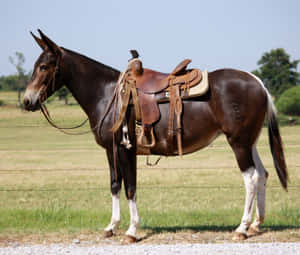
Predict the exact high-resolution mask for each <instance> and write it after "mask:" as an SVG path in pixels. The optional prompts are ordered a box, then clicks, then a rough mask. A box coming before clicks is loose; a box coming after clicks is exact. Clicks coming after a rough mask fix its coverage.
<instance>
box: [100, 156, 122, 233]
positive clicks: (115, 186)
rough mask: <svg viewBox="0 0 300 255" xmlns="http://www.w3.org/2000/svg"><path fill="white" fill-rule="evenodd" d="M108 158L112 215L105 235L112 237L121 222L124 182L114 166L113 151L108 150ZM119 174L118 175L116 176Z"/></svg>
mask: <svg viewBox="0 0 300 255" xmlns="http://www.w3.org/2000/svg"><path fill="white" fill-rule="evenodd" d="M106 154H107V158H108V163H109V167H110V188H111V197H112V216H111V220H110V223H109V225H108V226H107V227H106V228H105V229H104V236H105V237H111V236H113V235H114V233H115V230H116V229H117V227H118V226H119V225H120V222H121V212H120V191H121V183H122V175H121V172H120V170H119V168H117V169H116V171H117V172H116V171H115V168H114V163H113V162H114V159H113V152H112V151H107V152H106ZM116 175H117V176H116Z"/></svg>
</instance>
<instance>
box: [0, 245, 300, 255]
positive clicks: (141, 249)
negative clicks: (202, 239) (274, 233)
mask: <svg viewBox="0 0 300 255" xmlns="http://www.w3.org/2000/svg"><path fill="white" fill-rule="evenodd" d="M2 254H3V255H4V254H5V255H10V254H11V255H16V254H18V255H61V254H67V255H70V254H75V255H96V254H99V255H100V254H101V255H102V254H108V255H111V254H122V255H134V254H139V255H140V254H147V255H150V254H164V255H169V254H172V255H173V254H189V255H190V254H191V255H192V254H243V255H246V254H255V255H259V254H263V255H274V254H276V255H277V254H284V255H288V254H292V255H297V254H300V243H246V244H245V243H243V244H242V243H227V244H226V243H225V244H172V245H150V244H142V245H139V244H136V245H128V246H120V245H115V246H80V245H76V244H70V245H58V244H52V245H32V246H18V247H5V248H0V255H2Z"/></svg>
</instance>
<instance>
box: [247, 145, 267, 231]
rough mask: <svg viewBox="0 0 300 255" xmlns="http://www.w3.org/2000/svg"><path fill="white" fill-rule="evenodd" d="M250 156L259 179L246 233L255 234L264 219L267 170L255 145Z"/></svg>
mask: <svg viewBox="0 0 300 255" xmlns="http://www.w3.org/2000/svg"><path fill="white" fill-rule="evenodd" d="M252 156H253V160H254V163H255V166H256V169H257V171H258V173H259V181H258V187H257V201H256V214H255V220H254V221H253V223H252V224H251V225H250V227H249V230H248V235H257V234H259V233H260V230H259V226H260V225H261V224H262V223H263V222H264V219H265V203H266V183H267V178H268V172H267V171H266V169H265V167H264V166H263V164H262V162H261V159H260V157H259V155H258V152H257V148H256V146H255V145H254V146H253V148H252Z"/></svg>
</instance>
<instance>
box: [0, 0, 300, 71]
mask: <svg viewBox="0 0 300 255" xmlns="http://www.w3.org/2000/svg"><path fill="white" fill-rule="evenodd" d="M37 28H40V29H41V30H42V31H43V32H44V33H45V34H46V35H48V36H49V37H50V38H51V39H52V40H54V41H55V42H56V43H57V44H58V45H60V46H63V47H65V48H68V49H70V50H74V51H77V52H79V53H81V54H83V55H86V56H88V57H91V58H93V59H96V60H97V61H100V62H102V63H104V64H107V65H109V66H112V67H115V68H117V69H119V70H123V69H124V68H125V67H126V63H127V60H128V59H129V57H130V55H129V52H128V51H129V50H130V49H137V50H138V51H139V53H140V55H141V57H142V60H143V63H144V66H146V67H148V68H152V69H159V70H161V71H164V72H169V71H171V70H172V69H173V68H174V67H175V66H176V65H177V64H178V62H179V61H181V60H183V59H184V58H191V59H192V60H193V62H192V64H191V66H192V67H197V68H201V69H208V70H209V71H212V70H214V69H218V68H223V67H231V68H237V69H242V70H245V71H252V70H254V69H256V68H257V61H258V60H259V58H260V57H261V56H262V54H263V53H264V52H267V51H270V50H271V49H274V48H279V47H281V48H284V49H285V50H286V51H287V53H288V54H290V55H291V58H292V60H294V59H300V1H299V0H285V1H284V0H224V1H222V0H206V1H201V0H198V1H196V0H195V1H190V0H180V1H177V0H160V1H157V0H147V1H142V0H133V1H131V0H126V1H121V0H120V1H115V0H106V1H103V0H94V1H92V0H84V1H83V0H80V1H76V0H73V1H66V0H65V1H63V0H51V1H41V0H24V1H23V0H1V1H0V32H1V33H0V46H1V47H0V75H7V74H12V73H15V68H14V67H13V66H12V65H11V64H10V63H9V61H8V58H9V56H13V55H14V52H16V51H20V52H22V53H23V54H24V55H25V58H26V63H25V66H24V67H25V69H26V70H27V71H28V70H30V69H32V68H33V64H34V62H35V60H36V59H37V57H38V56H39V54H40V53H41V50H40V48H39V47H38V46H37V44H36V43H35V42H34V40H33V38H32V37H31V35H30V34H29V31H33V32H36V29H37ZM298 70H299V68H298Z"/></svg>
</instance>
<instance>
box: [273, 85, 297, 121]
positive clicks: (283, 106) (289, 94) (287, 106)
mask: <svg viewBox="0 0 300 255" xmlns="http://www.w3.org/2000/svg"><path fill="white" fill-rule="evenodd" d="M276 107H277V109H278V111H279V112H282V113H284V114H288V115H297V116H300V86H295V87H292V88H289V89H287V90H286V91H284V92H283V93H282V95H281V96H280V97H279V99H278V100H277V102H276Z"/></svg>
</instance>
